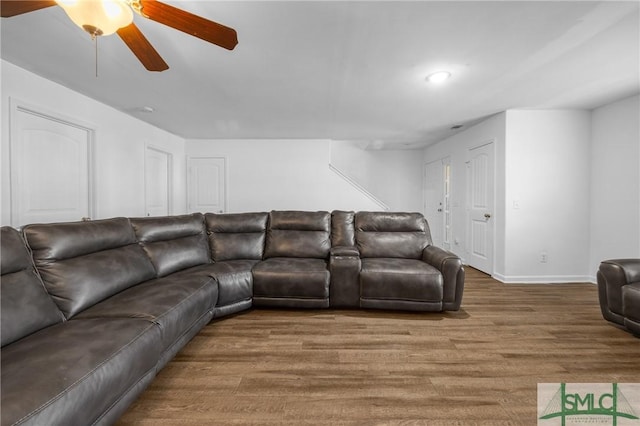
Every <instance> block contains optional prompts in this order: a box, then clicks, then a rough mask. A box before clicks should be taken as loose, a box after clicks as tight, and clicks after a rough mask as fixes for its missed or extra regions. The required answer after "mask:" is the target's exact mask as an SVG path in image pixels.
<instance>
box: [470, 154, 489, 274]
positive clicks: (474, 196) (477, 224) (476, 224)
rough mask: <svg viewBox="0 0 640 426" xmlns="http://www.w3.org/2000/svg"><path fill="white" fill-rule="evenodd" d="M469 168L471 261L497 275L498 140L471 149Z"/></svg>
mask: <svg viewBox="0 0 640 426" xmlns="http://www.w3.org/2000/svg"><path fill="white" fill-rule="evenodd" d="M467 167H468V169H467V173H468V175H467V176H468V179H467V181H468V186H467V188H468V193H467V212H468V228H467V241H468V247H467V254H468V256H467V263H468V264H469V265H471V266H472V267H474V268H476V269H479V270H481V271H483V272H486V273H487V274H493V246H494V241H493V240H494V226H493V223H494V218H493V214H494V197H495V195H494V186H495V173H494V143H493V142H489V143H487V144H484V145H481V146H479V147H477V148H473V149H470V150H469V161H468V162H467Z"/></svg>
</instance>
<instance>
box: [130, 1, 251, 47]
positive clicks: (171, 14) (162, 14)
mask: <svg viewBox="0 0 640 426" xmlns="http://www.w3.org/2000/svg"><path fill="white" fill-rule="evenodd" d="M141 3H142V14H143V16H146V17H147V18H149V19H151V20H153V21H156V22H159V23H161V24H164V25H167V26H169V27H171V28H175V29H176V30H180V31H182V32H185V33H187V34H190V35H192V36H194V37H198V38H201V39H202V40H205V41H208V42H209V43H213V44H216V45H218V46H220V47H224V48H225V49H228V50H233V48H234V47H236V45H237V44H238V35H237V34H236V31H235V30H234V29H233V28H229V27H225V26H224V25H221V24H218V23H217V22H213V21H209V20H208V19H205V18H202V17H200V16H197V15H194V14H192V13H189V12H185V11H184V10H181V9H178V8H177V7H173V6H170V5H168V4H165V3H162V2H159V1H156V0H141Z"/></svg>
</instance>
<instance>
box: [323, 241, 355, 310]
mask: <svg viewBox="0 0 640 426" xmlns="http://www.w3.org/2000/svg"><path fill="white" fill-rule="evenodd" d="M360 267H361V262H360V252H359V251H358V248H357V247H355V246H335V247H332V248H331V255H330V256H329V271H330V273H331V284H330V288H329V306H331V307H332V308H359V307H360Z"/></svg>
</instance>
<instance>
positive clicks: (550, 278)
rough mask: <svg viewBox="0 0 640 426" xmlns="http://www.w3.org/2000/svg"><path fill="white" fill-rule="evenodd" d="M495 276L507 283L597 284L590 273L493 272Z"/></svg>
mask: <svg viewBox="0 0 640 426" xmlns="http://www.w3.org/2000/svg"><path fill="white" fill-rule="evenodd" d="M492 277H493V278H495V279H496V280H498V281H500V282H502V283H505V284H570V283H590V284H595V280H594V279H593V277H590V276H588V275H502V274H493V275H492Z"/></svg>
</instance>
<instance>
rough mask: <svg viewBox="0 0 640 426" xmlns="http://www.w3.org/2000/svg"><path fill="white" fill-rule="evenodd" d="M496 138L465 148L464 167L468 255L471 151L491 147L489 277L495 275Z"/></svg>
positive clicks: (468, 246) (468, 245)
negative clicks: (491, 222)
mask: <svg viewBox="0 0 640 426" xmlns="http://www.w3.org/2000/svg"><path fill="white" fill-rule="evenodd" d="M496 141H497V139H496V138H491V139H485V140H483V141H482V142H479V143H477V144H474V145H471V146H469V147H468V148H467V151H466V156H467V158H466V160H465V165H466V166H467V167H466V187H467V189H466V194H465V205H466V214H465V221H466V224H465V228H466V231H465V232H466V237H465V240H466V243H465V252H466V254H470V252H471V249H472V248H471V213H470V210H471V208H470V204H471V190H472V188H471V175H470V163H471V158H470V157H471V155H470V154H471V151H473V150H474V149H478V148H482V147H483V146H487V145H491V151H492V152H491V155H492V156H493V170H492V171H491V173H490V175H489V177H490V178H491V179H492V185H491V188H492V191H493V194H492V196H493V202H492V206H491V210H492V211H491V215H492V216H491V220H493V226H492V229H491V247H490V250H491V262H490V268H489V269H490V271H485V272H487V273H488V274H489V275H491V276H493V274H494V273H495V270H496V228H497V227H496V220H495V219H496V206H497V204H496V201H497V200H496V182H497V171H496V170H497V167H496ZM466 257H467V263H468V264H469V266H471V267H473V265H471V264H470V263H469V260H470V258H471V256H466Z"/></svg>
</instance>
